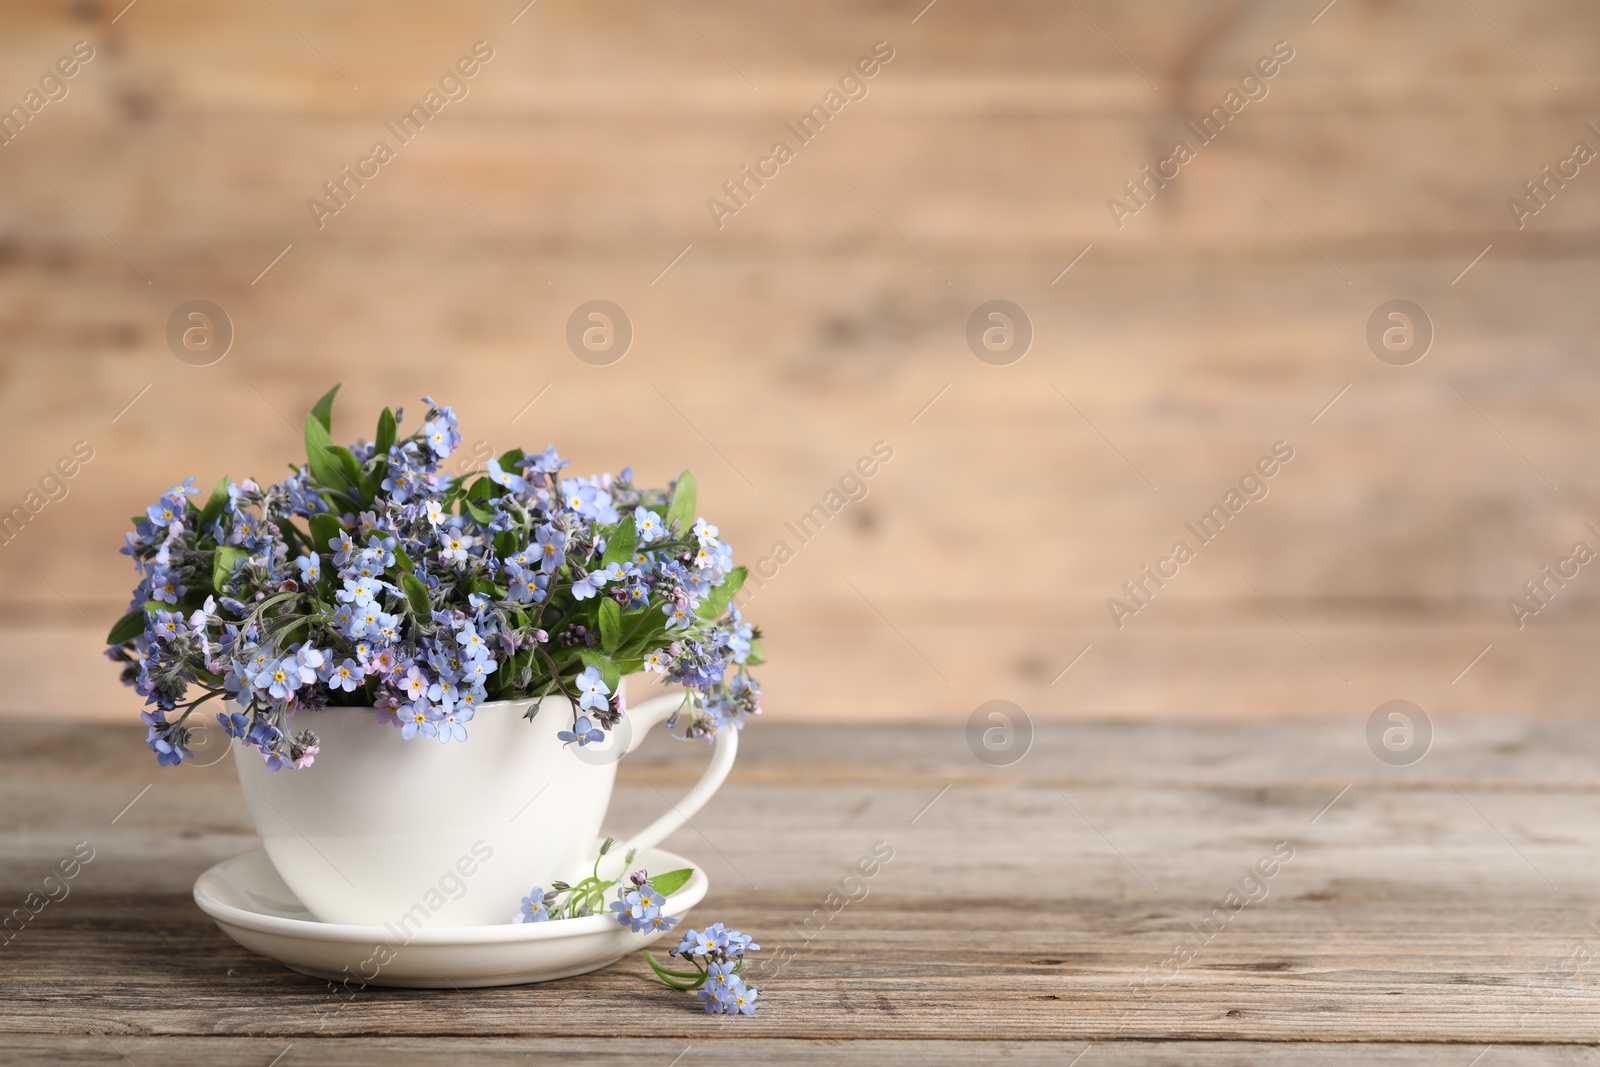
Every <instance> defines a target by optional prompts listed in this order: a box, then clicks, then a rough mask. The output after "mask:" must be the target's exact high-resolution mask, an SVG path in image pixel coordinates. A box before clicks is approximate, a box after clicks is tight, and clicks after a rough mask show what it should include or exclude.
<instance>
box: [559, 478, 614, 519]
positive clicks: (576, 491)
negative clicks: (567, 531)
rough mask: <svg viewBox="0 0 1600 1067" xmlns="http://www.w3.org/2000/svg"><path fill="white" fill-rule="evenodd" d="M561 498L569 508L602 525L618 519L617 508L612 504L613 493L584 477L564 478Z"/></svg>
mask: <svg viewBox="0 0 1600 1067" xmlns="http://www.w3.org/2000/svg"><path fill="white" fill-rule="evenodd" d="M561 499H562V503H564V504H565V505H566V506H567V507H568V508H569V509H571V510H572V511H576V512H577V513H578V514H579V515H580V516H581V517H583V518H585V519H589V520H591V521H593V522H597V523H599V524H600V525H601V526H610V525H611V524H613V523H615V522H616V521H617V509H616V508H615V507H613V506H612V504H611V494H610V493H608V492H606V491H605V490H604V489H601V488H600V487H598V486H596V485H593V484H591V483H590V482H588V481H586V480H584V479H582V478H566V479H563V480H562V482H561Z"/></svg>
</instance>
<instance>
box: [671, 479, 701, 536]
mask: <svg viewBox="0 0 1600 1067" xmlns="http://www.w3.org/2000/svg"><path fill="white" fill-rule="evenodd" d="M695 494H696V489H695V483H694V475H693V474H690V473H689V472H688V471H684V472H683V473H682V474H680V475H678V484H677V485H675V486H673V487H672V503H670V504H668V505H667V525H668V526H669V527H671V528H673V529H676V530H677V531H678V534H679V535H680V536H682V535H683V534H684V533H687V532H688V530H689V529H690V527H692V526H693V525H694V517H695V510H694V509H695Z"/></svg>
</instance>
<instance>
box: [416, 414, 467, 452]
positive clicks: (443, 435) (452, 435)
mask: <svg viewBox="0 0 1600 1067" xmlns="http://www.w3.org/2000/svg"><path fill="white" fill-rule="evenodd" d="M449 411H450V409H449V408H446V409H445V410H444V411H443V412H442V413H441V414H440V415H439V417H438V418H435V419H429V420H428V421H427V422H425V423H423V425H422V438H423V440H425V441H426V442H427V443H428V448H429V449H431V450H432V451H433V454H434V455H436V456H438V457H439V458H440V459H444V458H446V457H447V456H449V455H450V453H452V452H454V451H455V450H456V445H458V444H460V443H461V435H460V434H459V433H457V432H456V420H455V416H454V415H451V414H450V413H449Z"/></svg>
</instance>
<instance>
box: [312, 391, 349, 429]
mask: <svg viewBox="0 0 1600 1067" xmlns="http://www.w3.org/2000/svg"><path fill="white" fill-rule="evenodd" d="M343 385H344V383H343V382H340V383H339V385H336V386H334V387H333V388H332V389H329V390H328V391H327V392H326V393H324V394H322V399H321V400H319V401H317V402H316V403H315V404H312V405H311V414H312V415H313V416H315V418H316V420H317V421H318V422H320V423H322V429H323V430H324V431H325V432H326V433H330V434H331V433H333V398H334V397H336V396H338V395H339V389H340V388H341V387H342V386H343Z"/></svg>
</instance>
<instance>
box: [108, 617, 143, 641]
mask: <svg viewBox="0 0 1600 1067" xmlns="http://www.w3.org/2000/svg"><path fill="white" fill-rule="evenodd" d="M144 623H145V614H144V609H143V608H140V609H139V610H138V611H130V612H128V613H127V614H126V615H124V616H123V617H122V618H120V619H118V620H117V624H116V625H115V626H113V627H112V628H111V632H110V633H108V634H106V644H108V645H120V644H122V643H123V642H124V641H132V640H133V639H134V638H135V637H138V636H139V635H140V634H142V633H144Z"/></svg>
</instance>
